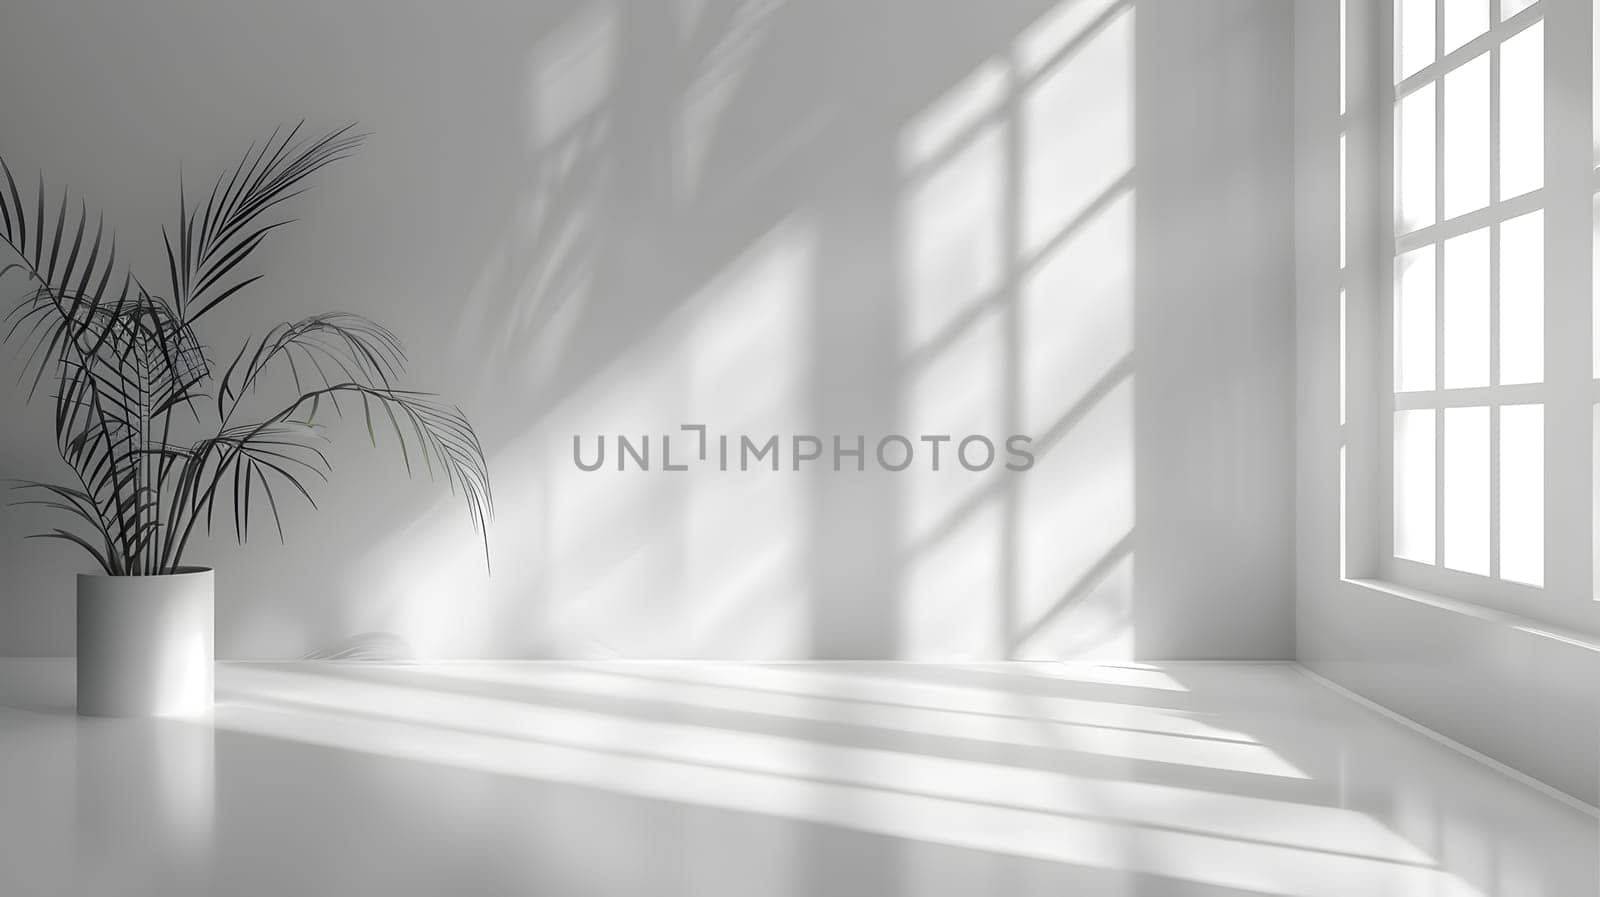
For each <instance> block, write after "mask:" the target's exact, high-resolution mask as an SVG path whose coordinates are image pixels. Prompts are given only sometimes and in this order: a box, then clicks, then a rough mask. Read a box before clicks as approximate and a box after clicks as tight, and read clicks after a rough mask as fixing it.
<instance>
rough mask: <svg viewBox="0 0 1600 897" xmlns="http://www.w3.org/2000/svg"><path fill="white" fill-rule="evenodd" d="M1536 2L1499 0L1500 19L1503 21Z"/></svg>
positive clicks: (1530, 0) (1533, 0)
mask: <svg viewBox="0 0 1600 897" xmlns="http://www.w3.org/2000/svg"><path fill="white" fill-rule="evenodd" d="M1536 2H1538V0H1500V21H1502V22H1504V21H1505V20H1506V19H1509V18H1511V17H1512V16H1514V15H1516V14H1517V13H1519V12H1522V11H1523V10H1524V9H1527V8H1528V7H1530V6H1532V5H1533V4H1534V3H1536Z"/></svg>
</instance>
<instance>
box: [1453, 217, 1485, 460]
mask: <svg viewBox="0 0 1600 897" xmlns="http://www.w3.org/2000/svg"><path fill="white" fill-rule="evenodd" d="M1488 385H1489V231H1488V229H1487V228H1485V229H1483V230H1475V231H1472V232H1471V233H1466V234H1462V235H1461V236H1459V237H1453V238H1451V239H1449V240H1446V241H1445V244H1444V387H1445V389H1462V388H1465V387H1472V386H1488ZM1486 438H1487V437H1486Z"/></svg>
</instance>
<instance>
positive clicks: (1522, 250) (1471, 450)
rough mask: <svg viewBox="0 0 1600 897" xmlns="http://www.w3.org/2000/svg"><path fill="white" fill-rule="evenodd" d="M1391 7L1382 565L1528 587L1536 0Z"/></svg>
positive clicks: (1536, 300) (1536, 543)
mask: <svg viewBox="0 0 1600 897" xmlns="http://www.w3.org/2000/svg"><path fill="white" fill-rule="evenodd" d="M1395 6H1396V9H1395V19H1394V23H1395V33H1394V47H1395V55H1394V64H1395V71H1394V82H1395V88H1394V168H1393V174H1394V196H1395V206H1394V208H1395V219H1394V235H1395V242H1394V293H1393V297H1394V298H1393V326H1394V330H1393V333H1394V377H1393V383H1392V390H1393V394H1394V401H1393V415H1394V417H1393V513H1394V518H1393V532H1394V544H1393V553H1394V557H1395V558H1396V559H1397V560H1398V561H1400V562H1403V563H1396V564H1395V565H1394V567H1395V574H1396V576H1397V578H1404V577H1405V576H1406V574H1407V572H1408V571H1411V572H1415V571H1414V569H1413V568H1411V567H1409V566H1408V564H1414V565H1426V566H1427V567H1431V568H1435V569H1436V570H1438V571H1443V573H1442V574H1440V575H1442V576H1445V577H1451V576H1458V575H1463V574H1466V575H1471V576H1476V577H1489V578H1491V579H1493V580H1498V581H1501V582H1509V583H1517V584H1521V585H1523V586H1535V587H1542V586H1544V585H1545V501H1544V495H1545V475H1546V471H1545V444H1544V443H1545V405H1546V371H1545V334H1544V319H1545V302H1546V297H1545V282H1544V281H1545V208H1544V206H1545V202H1546V200H1545V196H1544V192H1545V191H1544V189H1543V188H1544V186H1545V147H1544V135H1545V127H1544V105H1545V99H1544V85H1545V27H1544V21H1543V17H1542V12H1543V10H1542V6H1543V4H1541V3H1527V2H1520V3H1519V2H1513V0H1499V2H1494V0H1450V2H1448V3H1437V2H1435V0H1397V2H1396V4H1395ZM1438 581H1439V580H1437V579H1434V580H1430V582H1438ZM1447 581H1448V580H1447Z"/></svg>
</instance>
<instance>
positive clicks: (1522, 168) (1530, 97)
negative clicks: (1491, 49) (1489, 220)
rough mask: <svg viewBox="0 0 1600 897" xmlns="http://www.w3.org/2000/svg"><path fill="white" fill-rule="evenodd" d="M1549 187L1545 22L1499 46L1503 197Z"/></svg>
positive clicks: (1501, 183) (1501, 195) (1501, 193)
mask: <svg viewBox="0 0 1600 897" xmlns="http://www.w3.org/2000/svg"><path fill="white" fill-rule="evenodd" d="M1542 186H1544V23H1543V22H1539V23H1536V24H1534V25H1532V26H1530V27H1528V28H1526V29H1524V30H1523V31H1522V32H1521V33H1519V34H1517V35H1516V36H1514V37H1512V38H1511V39H1510V40H1508V41H1506V42H1505V44H1504V45H1502V47H1501V50H1500V198H1501V199H1508V198H1510V197H1513V196H1521V195H1522V194H1524V193H1527V192H1528V191H1529V190H1537V189H1538V188H1540V187H1542Z"/></svg>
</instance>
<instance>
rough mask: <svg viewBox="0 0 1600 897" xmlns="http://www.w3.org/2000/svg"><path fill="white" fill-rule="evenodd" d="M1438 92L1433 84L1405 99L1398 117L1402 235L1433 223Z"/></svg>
mask: <svg viewBox="0 0 1600 897" xmlns="http://www.w3.org/2000/svg"><path fill="white" fill-rule="evenodd" d="M1433 93H1434V89H1433V85H1432V84H1425V85H1423V86H1422V87H1421V88H1419V89H1417V90H1415V91H1413V92H1412V93H1409V94H1407V95H1406V96H1404V97H1402V98H1401V100H1400V102H1399V104H1398V106H1397V111H1396V113H1395V119H1396V121H1395V146H1396V150H1395V155H1396V156H1398V157H1399V159H1400V165H1399V166H1398V170H1397V171H1396V172H1395V191H1396V195H1397V196H1398V197H1399V199H1400V222H1399V230H1400V231H1401V232H1402V233H1405V232H1407V231H1413V230H1416V229H1417V228H1419V227H1426V226H1427V225H1430V224H1432V223H1433V211H1434V210H1433V199H1434V185H1433V179H1434V158H1433V147H1434V120H1433V110H1434V97H1433Z"/></svg>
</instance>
